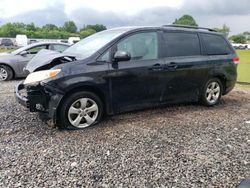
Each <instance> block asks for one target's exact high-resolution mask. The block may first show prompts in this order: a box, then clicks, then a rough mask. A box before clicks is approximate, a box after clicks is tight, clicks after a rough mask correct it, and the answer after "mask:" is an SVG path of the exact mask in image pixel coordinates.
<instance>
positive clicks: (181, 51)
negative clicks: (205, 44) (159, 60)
mask: <svg viewBox="0 0 250 188" xmlns="http://www.w3.org/2000/svg"><path fill="white" fill-rule="evenodd" d="M164 39H165V44H166V47H167V48H166V50H165V56H167V57H179V56H195V55H201V49H200V41H199V37H198V35H197V34H193V33H170V32H169V33H167V32H165V33H164Z"/></svg>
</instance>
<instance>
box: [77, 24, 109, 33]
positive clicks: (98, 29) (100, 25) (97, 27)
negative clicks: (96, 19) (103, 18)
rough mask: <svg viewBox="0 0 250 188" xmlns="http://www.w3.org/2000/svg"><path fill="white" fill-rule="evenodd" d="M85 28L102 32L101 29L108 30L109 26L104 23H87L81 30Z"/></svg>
mask: <svg viewBox="0 0 250 188" xmlns="http://www.w3.org/2000/svg"><path fill="white" fill-rule="evenodd" d="M85 29H93V30H95V31H96V32H100V31H103V30H106V29H107V27H106V26H105V25H102V24H95V25H86V26H84V27H83V28H82V29H80V31H82V30H85Z"/></svg>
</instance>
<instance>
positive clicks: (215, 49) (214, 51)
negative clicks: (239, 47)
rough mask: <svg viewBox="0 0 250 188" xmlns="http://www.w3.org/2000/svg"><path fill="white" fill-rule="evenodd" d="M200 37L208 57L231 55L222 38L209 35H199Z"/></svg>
mask: <svg viewBox="0 0 250 188" xmlns="http://www.w3.org/2000/svg"><path fill="white" fill-rule="evenodd" d="M201 36H202V39H203V41H204V43H205V47H206V50H207V54H208V55H225V54H230V53H231V49H230V48H229V46H228V43H227V42H226V40H225V39H224V38H223V37H222V36H219V35H211V34H201Z"/></svg>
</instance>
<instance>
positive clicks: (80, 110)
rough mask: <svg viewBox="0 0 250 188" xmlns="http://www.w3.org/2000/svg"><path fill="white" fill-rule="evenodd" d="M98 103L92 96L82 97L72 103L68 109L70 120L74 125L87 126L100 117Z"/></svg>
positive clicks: (78, 126)
mask: <svg viewBox="0 0 250 188" xmlns="http://www.w3.org/2000/svg"><path fill="white" fill-rule="evenodd" d="M98 112H99V108H98V105H97V103H96V102H95V101H94V100H92V99H90V98H80V99H78V100H76V101H75V102H73V103H72V105H71V106H70V107H69V110H68V120H69V122H70V123H71V125H72V126H74V127H77V128H86V127H88V126H90V125H92V124H93V123H94V122H95V121H96V119H97V117H98Z"/></svg>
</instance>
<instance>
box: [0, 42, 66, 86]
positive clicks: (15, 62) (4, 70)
mask: <svg viewBox="0 0 250 188" xmlns="http://www.w3.org/2000/svg"><path fill="white" fill-rule="evenodd" d="M68 47H69V45H68V44H65V43H57V42H40V43H34V44H30V45H28V46H25V47H22V48H19V49H17V50H15V51H13V52H9V53H0V81H7V80H11V79H13V78H19V77H26V76H27V73H26V72H25V71H23V69H24V67H25V66H26V65H27V63H28V62H29V61H30V60H31V59H32V58H33V57H34V56H35V55H36V54H37V52H39V51H40V50H41V49H50V50H55V51H60V52H62V51H63V50H65V49H66V48H68Z"/></svg>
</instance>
